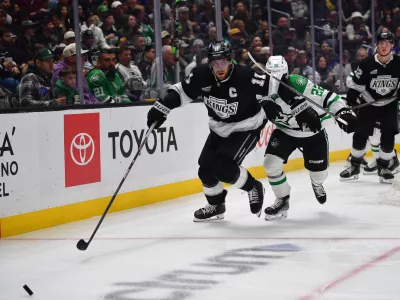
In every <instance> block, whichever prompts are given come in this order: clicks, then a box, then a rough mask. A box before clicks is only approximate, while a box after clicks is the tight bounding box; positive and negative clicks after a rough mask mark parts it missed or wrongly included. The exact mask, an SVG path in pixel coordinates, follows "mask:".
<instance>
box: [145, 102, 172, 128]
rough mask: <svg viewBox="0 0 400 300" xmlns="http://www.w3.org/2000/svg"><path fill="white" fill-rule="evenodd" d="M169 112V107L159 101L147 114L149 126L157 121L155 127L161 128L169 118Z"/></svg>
mask: <svg viewBox="0 0 400 300" xmlns="http://www.w3.org/2000/svg"><path fill="white" fill-rule="evenodd" d="M169 112H170V109H169V108H168V107H166V106H165V105H164V104H162V103H161V102H160V101H157V102H156V103H154V105H153V107H152V108H151V109H150V110H149V112H148V114H147V126H148V127H149V128H150V127H151V125H152V124H153V123H154V122H157V124H156V126H155V127H154V129H157V128H159V127H160V126H161V125H162V124H163V123H164V122H165V120H166V119H167V115H168V114H169Z"/></svg>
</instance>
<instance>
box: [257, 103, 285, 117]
mask: <svg viewBox="0 0 400 300" xmlns="http://www.w3.org/2000/svg"><path fill="white" fill-rule="evenodd" d="M261 106H262V107H263V109H264V111H265V115H266V116H267V119H268V120H269V121H271V122H274V121H275V119H276V118H278V117H279V115H280V113H281V112H282V108H281V107H280V106H279V105H278V104H276V103H275V102H274V101H272V100H266V101H263V102H261Z"/></svg>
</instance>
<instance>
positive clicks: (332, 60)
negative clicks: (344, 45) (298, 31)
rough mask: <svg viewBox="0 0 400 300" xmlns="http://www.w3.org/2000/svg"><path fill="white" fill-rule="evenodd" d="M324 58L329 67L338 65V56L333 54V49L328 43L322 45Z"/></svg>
mask: <svg viewBox="0 0 400 300" xmlns="http://www.w3.org/2000/svg"><path fill="white" fill-rule="evenodd" d="M320 54H321V55H322V56H323V57H325V59H326V62H327V64H328V67H329V68H330V67H332V68H333V66H334V65H335V64H336V62H337V61H338V59H337V57H336V55H335V54H334V53H333V51H332V50H331V48H330V47H329V44H328V43H327V42H323V43H322V45H321V53H320Z"/></svg>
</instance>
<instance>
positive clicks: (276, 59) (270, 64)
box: [265, 55, 289, 79]
mask: <svg viewBox="0 0 400 300" xmlns="http://www.w3.org/2000/svg"><path fill="white" fill-rule="evenodd" d="M265 68H266V69H267V72H268V73H270V74H271V75H272V76H274V77H278V78H279V79H281V78H282V76H284V75H287V74H288V72H289V69H288V64H287V62H286V60H285V59H284V58H283V56H281V55H275V56H270V58H268V61H267V63H266V65H265Z"/></svg>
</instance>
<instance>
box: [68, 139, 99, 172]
mask: <svg viewBox="0 0 400 300" xmlns="http://www.w3.org/2000/svg"><path fill="white" fill-rule="evenodd" d="M94 150H95V149H94V141H93V139H92V137H91V136H90V135H88V134H87V133H78V134H77V135H76V136H75V137H74V138H73V139H72V142H71V147H70V153H71V158H72V160H73V161H74V162H75V163H76V164H77V165H78V166H85V165H87V164H88V163H90V162H91V161H92V159H93V155H94ZM77 158H78V159H77Z"/></svg>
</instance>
